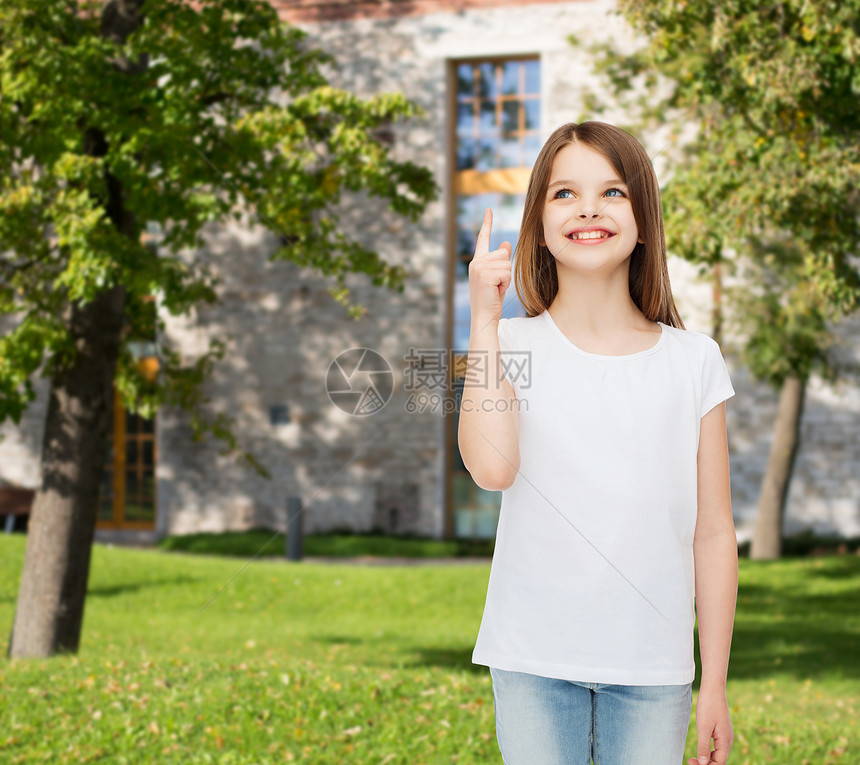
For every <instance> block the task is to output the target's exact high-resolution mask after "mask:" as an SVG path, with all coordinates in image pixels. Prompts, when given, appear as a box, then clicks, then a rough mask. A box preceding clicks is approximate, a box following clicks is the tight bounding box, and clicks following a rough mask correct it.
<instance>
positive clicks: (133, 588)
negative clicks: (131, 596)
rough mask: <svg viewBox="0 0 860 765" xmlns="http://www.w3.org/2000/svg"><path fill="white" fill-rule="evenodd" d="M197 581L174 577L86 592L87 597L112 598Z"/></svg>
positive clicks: (92, 588) (196, 580) (194, 578)
mask: <svg viewBox="0 0 860 765" xmlns="http://www.w3.org/2000/svg"><path fill="white" fill-rule="evenodd" d="M198 581H200V580H199V579H198V578H196V577H192V576H174V577H170V578H168V579H149V580H147V581H145V582H126V583H125V584H115V585H111V586H109V587H90V588H89V589H88V590H87V597H88V598H93V597H95V598H113V597H116V596H117V595H125V594H127V593H132V592H140V591H142V590H149V589H152V588H154V587H172V586H173V585H177V584H192V583H194V582H198Z"/></svg>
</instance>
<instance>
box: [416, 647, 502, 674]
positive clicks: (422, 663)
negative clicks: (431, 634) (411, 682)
mask: <svg viewBox="0 0 860 765" xmlns="http://www.w3.org/2000/svg"><path fill="white" fill-rule="evenodd" d="M414 652H415V653H417V654H418V658H417V659H416V660H415V661H412V662H407V663H406V664H405V666H406V667H410V668H414V667H437V668H439V669H459V670H464V671H466V672H472V673H474V674H482V673H484V672H487V671H488V670H487V668H486V667H485V666H483V665H482V664H472V646H469V647H468V648H417V649H415V651H414Z"/></svg>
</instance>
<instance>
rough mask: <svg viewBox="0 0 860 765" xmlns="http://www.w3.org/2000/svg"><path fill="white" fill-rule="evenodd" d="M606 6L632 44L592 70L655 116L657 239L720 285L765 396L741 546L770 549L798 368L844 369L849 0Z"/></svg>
mask: <svg viewBox="0 0 860 765" xmlns="http://www.w3.org/2000/svg"><path fill="white" fill-rule="evenodd" d="M618 12H619V13H620V14H621V15H622V16H623V17H624V18H625V19H626V20H627V22H628V23H629V24H630V25H631V27H632V28H633V30H634V31H635V32H637V33H638V34H639V35H640V36H641V39H642V41H643V43H642V45H641V47H639V48H637V49H636V50H633V51H630V50H625V51H619V50H615V49H613V48H612V46H605V45H604V46H598V48H596V49H594V50H595V52H596V53H597V57H598V69H599V70H600V71H601V72H602V73H603V75H604V76H605V77H606V80H607V82H608V83H609V85H610V87H609V91H610V92H611V93H613V94H614V95H615V96H616V97H618V98H620V99H621V100H622V102H624V103H626V105H627V106H628V107H629V108H630V109H631V110H632V111H633V112H634V113H636V114H637V115H638V116H637V117H636V118H635V121H636V123H637V124H636V125H635V126H633V129H642V128H643V127H646V126H647V127H652V128H662V129H664V130H665V129H666V128H667V127H668V128H669V132H670V139H669V141H670V145H671V146H672V149H671V151H670V154H672V155H674V156H673V158H672V176H671V178H670V180H669V181H668V183H667V184H666V186H665V189H664V205H665V210H666V235H667V243H668V245H669V248H670V250H671V251H672V252H674V253H676V254H678V255H681V256H683V257H684V258H686V259H687V260H689V261H691V262H693V263H697V264H699V265H700V267H701V272H702V273H703V274H706V273H708V274H710V275H711V276H712V277H713V278H715V279H717V280H719V282H721V283H723V284H724V285H725V289H724V290H723V291H722V292H723V295H724V297H725V303H726V310H725V316H726V320H727V322H732V323H733V324H734V325H735V327H736V329H737V331H738V333H739V335H740V336H742V337H743V338H744V340H743V347H742V348H741V356H742V359H743V360H744V362H745V363H746V365H747V366H748V367H749V369H750V370H751V371H752V373H753V375H754V376H755V377H756V378H758V379H760V380H764V381H767V382H768V383H770V384H771V385H773V387H774V388H775V389H776V390H777V391H779V393H780V403H779V410H778V415H777V419H776V423H775V431H774V440H773V444H772V448H771V452H770V457H769V461H768V466H767V471H766V474H765V476H764V480H763V483H762V489H761V495H760V500H759V506H758V518H757V526H756V530H755V534H754V540H753V545H752V556H753V557H755V558H775V557H778V556H779V555H780V553H781V537H782V523H783V514H784V508H785V500H786V497H787V494H788V489H789V484H790V479H791V473H792V467H793V463H794V456H795V454H796V451H797V445H798V433H799V426H800V422H801V417H802V413H803V401H804V392H805V388H806V385H807V381H808V380H809V377H810V375H811V374H813V373H815V372H817V373H819V374H821V375H822V376H823V377H825V379H831V380H832V379H834V378H835V377H836V376H837V375H838V374H839V372H840V371H844V370H840V368H839V365H838V363H837V361H836V356H835V354H833V353H832V350H833V348H832V346H833V343H834V335H833V329H834V327H835V325H836V324H837V323H838V322H839V321H840V320H842V319H844V317H846V316H847V315H848V314H850V313H851V312H853V311H855V310H856V309H857V307H858V301H860V276H859V275H858V271H857V256H858V253H860V192H858V179H860V1H858V0H838V1H837V0H819V1H818V2H808V0H783V1H777V2H771V3H761V2H757V1H756V0H689V1H685V0H620V2H619V5H618ZM589 106H590V107H591V108H592V109H601V108H604V107H605V103H603V102H602V99H600V98H598V97H597V96H595V95H594V94H592V98H591V100H590V102H589ZM685 131H687V132H689V133H691V134H692V136H691V137H687V138H686V139H685V140H681V139H680V137H681V136H682V134H683V133H684V132H685ZM720 325H721V316H720V315H718V316H717V317H716V320H715V333H719V331H720Z"/></svg>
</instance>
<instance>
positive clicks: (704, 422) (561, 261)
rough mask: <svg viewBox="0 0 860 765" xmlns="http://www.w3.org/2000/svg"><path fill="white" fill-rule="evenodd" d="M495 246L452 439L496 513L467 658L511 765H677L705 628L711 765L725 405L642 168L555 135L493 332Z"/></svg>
mask: <svg viewBox="0 0 860 765" xmlns="http://www.w3.org/2000/svg"><path fill="white" fill-rule="evenodd" d="M491 226H492V213H491V211H490V210H487V211H486V213H485V215H484V222H483V225H482V227H481V231H480V234H479V235H478V242H477V248H476V250H475V257H474V259H473V260H472V262H471V264H470V266H469V299H470V304H471V312H472V317H471V337H470V342H469V368H470V369H473V370H475V369H479V368H480V363H481V361H482V360H489V361H490V362H491V365H490V367H489V369H490V370H491V371H493V372H494V374H490V375H485V376H484V377H483V379H482V380H481V381H480V384H479V382H478V379H477V378H467V380H466V385H465V388H464V393H463V399H462V404H461V413H460V426H459V436H458V440H459V444H460V450H461V453H462V456H463V461H464V463H465V464H466V467H467V468H468V470H469V471H470V473H471V474H472V477H473V478H474V480H475V482H476V483H477V484H478V485H479V486H482V487H483V488H485V489H488V490H495V491H498V490H501V491H502V492H503V495H502V507H501V515H500V518H499V526H498V532H497V537H496V548H495V554H494V556H493V565H492V569H491V573H490V581H489V586H488V591H487V600H486V606H485V609H484V615H483V620H482V622H481V628H480V632H479V635H478V639H477V644H476V646H475V651H474V654H473V657H472V660H473V662H474V663H476V664H483V665H487V666H489V667H490V674H491V677H492V681H493V698H494V702H495V712H496V734H497V737H498V742H499V748H500V750H501V753H502V759H503V760H504V762H505V763H506V765H568V764H570V765H587V764H588V763H589V762H591V761H592V760H593V762H594V763H595V765H633V764H634V763H635V765H670V764H671V765H678V763H679V762H681V760H682V759H683V753H684V744H685V739H686V734H687V727H688V725H689V721H690V712H691V708H692V681H693V677H694V674H695V663H694V658H693V624H694V620H695V615H696V614H695V610H697V611H698V619H699V640H700V655H701V662H702V678H701V684H700V688H699V696H698V702H697V706H696V731H697V734H698V748H697V755H698V757H697V759H690V760H688V763H690V764H691V765H696V763H708V762H711V763H721V765H722V764H724V763H726V761H727V758H728V754H729V750H730V748H731V745H732V741H733V732H732V726H731V721H730V719H729V710H728V705H727V703H726V693H725V690H726V672H727V667H728V658H729V647H730V644H731V633H732V624H733V621H734V610H735V600H736V595H737V539H736V536H735V530H734V525H733V523H732V512H731V500H730V494H729V459H728V447H727V441H726V424H725V400H726V399H727V398H729V397H730V396H732V395H734V390H733V388H732V385H731V382H730V380H729V375H728V371H727V369H726V365H725V362H724V361H723V357H722V355H721V353H720V349H719V346H718V345H717V343H716V342H715V341H714V340H713V339H711V338H710V337H708V336H707V335H704V334H701V333H699V332H693V331H689V330H686V329H685V328H684V325H683V323H682V321H681V319H680V317H679V315H678V311H677V309H676V308H675V303H674V300H673V298H672V292H671V289H670V286H669V275H668V270H667V267H666V245H665V241H664V236H663V222H662V218H661V208H660V192H659V187H658V184H657V179H656V176H655V174H654V169H653V167H652V165H651V161H650V159H649V158H648V155H647V154H646V152H645V150H644V149H643V148H642V146H641V145H640V144H639V143H638V142H637V141H636V140H635V139H634V138H632V137H631V136H630V135H629V134H627V133H626V132H624V131H623V130H620V129H618V128H616V127H613V126H611V125H607V124H604V123H600V122H583V123H581V124H573V123H570V124H567V125H563V126H562V127H560V128H559V129H558V130H556V131H555V132H554V133H553V134H552V135H551V136H550V138H549V140H548V141H547V143H546V144H545V145H544V147H543V149H542V150H541V152H540V155H539V156H538V158H537V161H536V163H535V166H534V169H533V170H532V174H531V179H530V182H529V187H528V192H527V196H526V203H525V209H524V212H523V220H522V227H521V231H520V238H519V242H518V244H517V251H516V258H515V264H516V265H515V270H516V285H517V286H516V289H517V294H518V295H519V297H520V300H521V302H522V304H523V305H524V306H525V308H526V312H527V316H526V317H522V318H513V319H503V318H501V312H502V300H503V298H504V295H505V292H506V290H507V288H508V285H509V284H510V282H511V276H512V274H511V263H510V258H511V246H510V244H509V243H508V242H504V243H503V244H502V245H501V247H500V248H499V249H497V250H493V251H490V250H489V240H490V229H491ZM500 351H501V352H511V354H512V355H511V356H502V353H501V352H500ZM503 362H510V363H503ZM694 598H695V609H694ZM712 738H713V741H714V750H713V751H712V750H711V739H712Z"/></svg>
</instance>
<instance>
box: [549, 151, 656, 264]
mask: <svg viewBox="0 0 860 765" xmlns="http://www.w3.org/2000/svg"><path fill="white" fill-rule="evenodd" d="M543 232H544V240H545V241H544V243H545V244H546V247H547V248H548V249H549V251H550V252H551V253H552V254H553V255H554V256H555V258H556V261H557V263H556V265H557V266H558V267H562V266H567V267H569V268H571V269H573V270H576V271H588V272H595V271H606V270H613V269H614V268H617V267H618V266H621V265H623V264H624V263H625V261H627V260H628V259H629V257H630V254H631V253H632V252H633V248H634V247H635V246H636V242H637V241H639V242H641V241H643V240H642V239H641V238H640V236H639V229H638V228H637V226H636V220H635V218H634V217H633V206H632V205H631V203H630V199H629V197H628V189H627V186H626V185H625V184H624V182H623V181H622V180H621V179H620V178H619V177H618V173H617V172H616V171H615V170H614V169H613V167H612V165H610V164H609V161H608V160H607V159H606V157H604V156H603V155H602V154H600V153H599V152H597V151H595V150H594V149H592V148H590V147H588V146H586V145H585V144H582V143H572V144H568V145H567V146H565V147H564V148H563V149H561V150H560V151H559V152H558V154H556V156H555V160H554V162H553V164H552V172H551V174H550V178H549V185H548V187H547V190H546V194H545V197H544V208H543Z"/></svg>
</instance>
